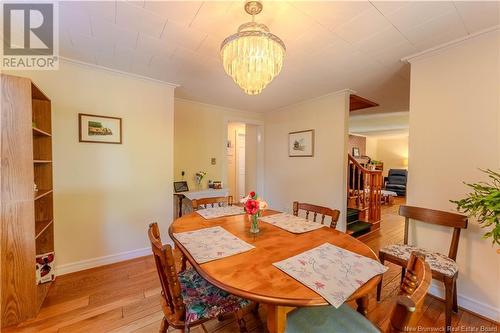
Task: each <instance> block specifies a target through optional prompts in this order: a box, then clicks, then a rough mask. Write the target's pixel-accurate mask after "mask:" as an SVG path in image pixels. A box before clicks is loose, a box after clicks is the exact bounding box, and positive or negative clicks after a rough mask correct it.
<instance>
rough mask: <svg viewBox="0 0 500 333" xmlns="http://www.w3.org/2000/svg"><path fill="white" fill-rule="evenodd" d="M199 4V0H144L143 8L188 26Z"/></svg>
mask: <svg viewBox="0 0 500 333" xmlns="http://www.w3.org/2000/svg"><path fill="white" fill-rule="evenodd" d="M201 4H202V2H201V1H146V3H145V6H144V8H145V9H147V10H150V11H152V12H154V13H155V14H156V15H158V16H161V17H165V18H167V19H168V20H169V21H174V22H176V23H178V24H182V25H185V26H188V25H189V24H190V23H191V21H192V20H193V19H194V17H195V15H196V13H197V12H198V10H199V9H200V7H201Z"/></svg>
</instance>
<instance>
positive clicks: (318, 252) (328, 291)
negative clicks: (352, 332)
mask: <svg viewBox="0 0 500 333" xmlns="http://www.w3.org/2000/svg"><path fill="white" fill-rule="evenodd" d="M273 265H274V266H275V267H277V268H279V269H281V270H282V271H283V272H285V273H286V274H288V275H290V276H291V277H293V278H294V279H295V280H297V281H299V282H301V283H302V284H304V285H305V286H307V287H309V288H310V289H312V290H313V291H315V292H316V293H318V294H319V295H321V296H322V297H323V298H324V299H326V300H327V301H328V303H330V304H331V305H333V306H334V307H336V308H338V307H339V306H341V305H342V304H343V303H344V302H345V300H346V299H348V298H349V296H351V295H352V294H353V293H354V292H355V291H356V290H357V289H358V288H359V287H361V286H362V285H363V284H365V283H366V282H367V281H368V280H370V279H371V278H372V277H374V276H375V275H378V274H383V273H384V272H385V271H387V269H388V268H387V267H385V266H384V265H382V264H381V263H380V262H378V261H376V260H373V259H370V258H367V257H364V256H361V255H359V254H356V253H353V252H351V251H347V250H344V249H342V248H340V247H337V246H335V245H332V244H329V243H325V244H323V245H320V246H318V247H316V248H314V249H311V250H308V251H305V252H302V253H301V254H298V255H296V256H293V257H290V258H288V259H285V260H282V261H279V262H276V263H274V264H273Z"/></svg>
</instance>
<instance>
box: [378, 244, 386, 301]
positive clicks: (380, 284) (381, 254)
mask: <svg viewBox="0 0 500 333" xmlns="http://www.w3.org/2000/svg"><path fill="white" fill-rule="evenodd" d="M378 258H379V259H380V263H381V264H382V265H383V264H384V260H385V258H384V253H383V252H379V253H378ZM383 278H384V275H382V276H381V277H380V282H379V283H378V284H377V302H380V295H381V294H382V279H383Z"/></svg>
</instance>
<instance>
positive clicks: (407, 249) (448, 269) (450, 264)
mask: <svg viewBox="0 0 500 333" xmlns="http://www.w3.org/2000/svg"><path fill="white" fill-rule="evenodd" d="M413 251H417V252H421V253H422V254H424V255H425V261H426V262H427V263H429V266H431V269H432V270H433V271H436V272H439V273H442V274H444V275H446V276H453V275H455V274H456V273H457V272H458V265H457V263H456V262H455V261H454V260H453V259H450V258H449V257H448V256H445V255H444V254H441V253H438V252H431V251H427V250H425V249H421V248H418V247H416V246H412V245H405V244H392V245H389V246H385V247H384V248H382V249H380V252H383V253H386V254H390V255H392V256H394V257H397V258H400V259H403V260H408V259H410V254H411V253H412V252H413Z"/></svg>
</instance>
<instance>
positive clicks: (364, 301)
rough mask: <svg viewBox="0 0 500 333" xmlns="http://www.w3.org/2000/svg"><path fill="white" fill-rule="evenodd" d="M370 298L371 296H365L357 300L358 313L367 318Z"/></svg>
mask: <svg viewBox="0 0 500 333" xmlns="http://www.w3.org/2000/svg"><path fill="white" fill-rule="evenodd" d="M368 298H369V296H368V295H366V296H363V297H360V298H358V299H356V304H357V305H358V308H357V311H358V312H359V313H361V314H362V315H363V316H365V317H366V315H367V314H368Z"/></svg>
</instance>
